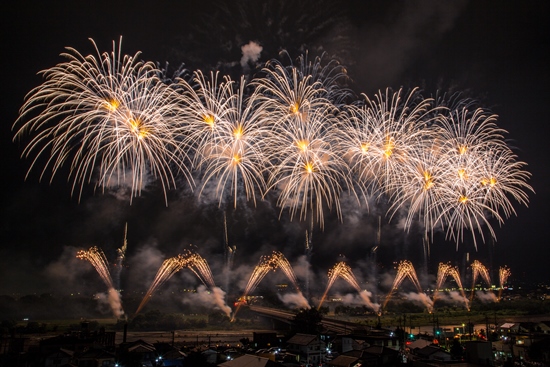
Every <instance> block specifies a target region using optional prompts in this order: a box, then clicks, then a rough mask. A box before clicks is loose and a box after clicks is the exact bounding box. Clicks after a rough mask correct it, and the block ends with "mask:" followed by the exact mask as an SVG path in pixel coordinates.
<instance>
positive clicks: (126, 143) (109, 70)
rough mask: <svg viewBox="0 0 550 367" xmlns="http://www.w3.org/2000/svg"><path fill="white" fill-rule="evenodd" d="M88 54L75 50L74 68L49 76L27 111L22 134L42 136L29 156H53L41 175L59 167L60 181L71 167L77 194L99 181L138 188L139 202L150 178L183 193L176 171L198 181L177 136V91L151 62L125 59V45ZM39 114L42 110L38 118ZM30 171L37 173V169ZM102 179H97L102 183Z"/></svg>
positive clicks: (69, 55) (23, 109)
mask: <svg viewBox="0 0 550 367" xmlns="http://www.w3.org/2000/svg"><path fill="white" fill-rule="evenodd" d="M92 43H93V45H94V48H95V49H96V52H97V55H96V56H94V55H88V56H83V55H81V54H80V53H79V52H78V51H76V50H75V49H72V48H68V51H69V52H67V53H63V54H62V56H64V57H65V58H67V59H68V61H67V62H64V63H60V64H58V65H57V66H55V67H53V68H50V69H47V70H44V71H42V75H43V77H44V79H45V81H44V82H43V84H41V85H40V86H38V87H37V88H35V89H33V90H32V91H31V92H30V93H29V94H28V95H27V100H26V102H25V104H24V105H23V107H21V110H20V117H19V119H18V120H17V122H16V126H19V124H20V122H21V121H22V120H23V119H24V118H27V117H30V118H29V119H28V121H27V122H25V123H24V124H22V125H21V126H19V127H18V129H17V132H16V134H15V136H16V138H20V137H22V136H23V135H25V134H27V133H34V134H35V135H34V137H33V138H32V139H31V141H30V142H29V143H28V145H27V146H26V148H25V150H24V151H23V156H25V157H29V156H31V155H35V158H34V160H33V162H32V164H31V168H30V169H32V168H33V167H34V166H35V165H36V164H37V162H38V161H39V158H41V157H42V156H47V157H46V158H47V160H46V164H45V166H44V168H43V169H42V172H41V175H40V177H41V178H43V177H44V176H45V175H46V171H47V169H48V168H51V176H52V179H53V177H54V176H55V175H56V173H57V172H58V171H59V170H60V169H61V167H62V166H64V165H65V164H68V166H69V179H70V180H72V181H73V183H72V192H73V193H74V192H75V191H78V192H79V198H80V196H81V194H82V190H83V186H84V184H85V183H88V182H90V181H92V180H96V186H98V187H101V188H102V189H105V188H108V187H112V186H123V187H130V190H131V198H132V197H134V196H139V195H140V194H141V191H142V189H143V188H144V187H145V185H146V184H147V182H148V181H149V176H154V177H156V178H157V179H159V181H160V183H161V186H162V189H163V191H164V194H165V201H166V202H167V198H166V191H167V190H168V189H170V188H172V187H175V172H174V170H175V171H176V172H182V173H183V174H184V175H185V177H186V178H187V180H188V182H189V183H191V176H190V173H189V171H188V168H187V166H186V165H185V164H184V162H185V160H186V152H185V151H184V150H181V149H180V147H179V144H178V142H177V140H178V138H177V136H176V135H175V134H174V125H175V124H176V123H177V121H178V119H176V116H175V112H174V111H177V110H178V109H177V102H178V98H177V96H178V95H177V93H176V91H175V90H174V89H172V88H169V87H167V86H166V85H165V84H163V83H161V81H160V80H159V78H158V77H157V74H158V70H157V69H156V67H155V65H154V64H153V63H150V62H142V61H138V57H139V55H140V54H139V53H137V54H135V55H134V56H128V55H124V56H123V57H122V56H121V49H120V43H119V46H118V48H117V46H116V44H115V43H114V42H113V50H112V52H111V53H107V52H105V53H100V52H99V50H98V49H97V46H96V44H95V43H94V42H93V40H92ZM36 111H40V112H39V113H38V114H37V115H35V116H33V114H34V113H35V112H36ZM30 169H29V171H30ZM96 176H97V177H96Z"/></svg>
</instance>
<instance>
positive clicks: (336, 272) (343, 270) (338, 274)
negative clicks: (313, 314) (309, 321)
mask: <svg viewBox="0 0 550 367" xmlns="http://www.w3.org/2000/svg"><path fill="white" fill-rule="evenodd" d="M337 278H342V279H344V280H345V281H346V282H348V283H349V284H350V285H351V286H352V287H353V288H354V289H355V290H356V291H357V293H359V296H360V297H361V299H362V300H363V302H364V303H365V305H366V306H367V307H368V308H370V309H371V310H373V311H375V312H378V311H379V308H380V305H378V304H374V303H372V302H371V300H370V298H369V296H368V294H367V291H363V290H362V289H361V287H360V286H359V283H358V282H357V278H355V275H354V274H353V272H352V271H351V268H350V267H349V265H348V264H346V263H345V262H344V261H340V262H339V263H336V265H334V266H333V267H332V268H331V269H330V270H329V271H328V282H327V287H326V289H325V293H324V294H323V297H321V301H320V302H319V306H317V309H320V308H321V306H322V305H323V302H324V301H325V298H326V297H327V294H328V291H329V290H330V288H332V285H333V284H334V282H335V281H336V279H337Z"/></svg>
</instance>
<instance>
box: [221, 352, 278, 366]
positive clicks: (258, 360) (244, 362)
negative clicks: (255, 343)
mask: <svg viewBox="0 0 550 367" xmlns="http://www.w3.org/2000/svg"><path fill="white" fill-rule="evenodd" d="M218 366H219V367H281V366H282V365H281V364H280V363H277V362H274V361H272V360H270V359H268V358H264V357H260V356H255V355H252V354H245V355H242V356H240V357H237V358H235V359H233V360H231V361H227V362H223V363H220V364H218Z"/></svg>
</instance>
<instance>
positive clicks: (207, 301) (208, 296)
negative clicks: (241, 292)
mask: <svg viewBox="0 0 550 367" xmlns="http://www.w3.org/2000/svg"><path fill="white" fill-rule="evenodd" d="M182 302H183V303H184V304H189V305H194V306H197V305H202V306H205V307H209V308H214V309H219V310H220V311H222V312H223V313H225V314H226V315H227V317H230V316H231V312H232V310H231V307H229V306H228V305H227V304H226V303H225V292H224V291H223V290H222V289H221V288H218V287H214V288H212V289H211V290H208V288H206V286H204V285H200V286H199V287H198V288H197V293H193V294H191V295H189V296H186V298H184V299H183V301H182Z"/></svg>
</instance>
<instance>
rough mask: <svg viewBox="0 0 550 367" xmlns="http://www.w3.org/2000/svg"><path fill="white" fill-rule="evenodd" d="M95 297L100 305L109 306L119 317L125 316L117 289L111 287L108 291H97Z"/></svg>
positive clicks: (114, 314)
mask: <svg viewBox="0 0 550 367" xmlns="http://www.w3.org/2000/svg"><path fill="white" fill-rule="evenodd" d="M94 298H95V299H97V301H98V303H99V305H100V306H102V305H104V306H108V307H109V308H110V309H111V310H112V312H113V316H115V317H116V318H117V319H120V318H121V317H123V316H124V310H123V308H122V301H121V299H120V293H119V292H118V291H117V290H116V289H114V288H110V289H109V290H108V291H107V293H96V294H95V295H94Z"/></svg>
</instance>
